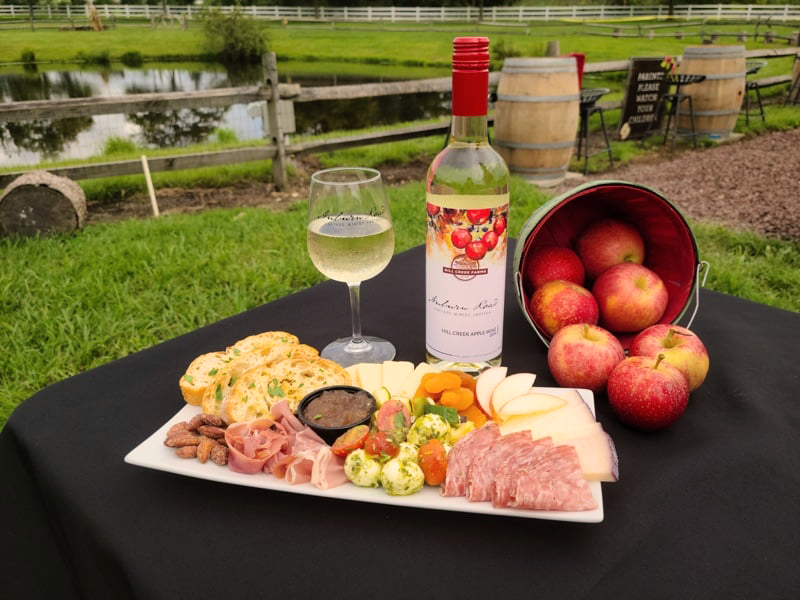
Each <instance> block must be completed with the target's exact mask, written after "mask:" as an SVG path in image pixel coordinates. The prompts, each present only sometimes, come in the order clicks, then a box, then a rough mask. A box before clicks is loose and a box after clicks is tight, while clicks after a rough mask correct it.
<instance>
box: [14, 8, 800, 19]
mask: <svg viewBox="0 0 800 600" xmlns="http://www.w3.org/2000/svg"><path fill="white" fill-rule="evenodd" d="M95 7H96V8H97V10H98V12H99V13H100V16H101V17H103V18H106V19H109V18H112V17H114V18H120V19H147V20H150V19H157V18H162V17H164V16H166V17H168V18H187V19H193V18H196V17H197V16H199V15H200V14H201V13H202V10H203V9H202V8H199V7H196V6H167V10H166V14H165V13H164V11H163V9H162V7H161V6H160V5H157V6H156V5H154V6H150V5H147V4H145V5H130V4H95ZM217 8H218V9H219V10H221V11H223V12H227V11H232V10H234V7H232V6H221V7H217ZM241 10H242V11H243V12H244V13H245V14H247V15H250V16H252V17H253V18H256V19H264V20H283V19H286V20H290V21H291V20H302V21H361V22H373V21H378V22H391V23H395V22H416V23H428V22H436V21H439V22H444V21H455V22H469V21H478V20H483V21H493V22H512V23H513V22H527V21H554V20H564V19H569V20H583V19H624V18H630V17H666V16H667V15H668V14H669V8H668V7H667V6H663V5H658V6H492V7H486V8H484V9H483V11H481V10H480V9H478V8H475V7H469V6H465V7H459V6H447V7H445V6H442V7H422V6H416V7H394V6H375V7H322V6H320V7H313V6H246V7H242V9H241ZM87 11H88V8H87V7H86V6H85V5H84V6H71V5H69V4H66V5H59V6H36V7H35V8H34V11H33V15H34V18H35V19H75V18H85V17H86V16H87ZM30 14H31V13H30V8H29V7H28V6H26V5H13V4H12V5H5V6H0V19H1V18H12V19H27V18H29V16H30ZM673 15H674V16H675V17H677V18H685V19H697V18H710V19H720V20H722V19H739V20H748V21H749V20H759V19H778V20H794V19H800V5H798V4H793V5H792V4H702V5H689V4H685V5H683V4H682V5H677V6H675V7H674V10H673Z"/></svg>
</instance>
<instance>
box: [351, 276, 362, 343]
mask: <svg viewBox="0 0 800 600" xmlns="http://www.w3.org/2000/svg"><path fill="white" fill-rule="evenodd" d="M347 288H348V290H349V291H350V320H351V321H352V325H353V335H352V339H351V341H350V343H351V344H355V345H358V344H363V343H364V340H363V339H362V337H361V283H360V282H356V283H349V282H348V284H347Z"/></svg>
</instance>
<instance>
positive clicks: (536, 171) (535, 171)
mask: <svg viewBox="0 0 800 600" xmlns="http://www.w3.org/2000/svg"><path fill="white" fill-rule="evenodd" d="M508 169H509V171H511V172H512V173H527V174H531V175H559V174H561V173H564V172H565V171H566V170H567V169H566V167H550V168H547V169H546V168H544V167H539V168H536V167H517V166H514V165H511V166H509V167H508Z"/></svg>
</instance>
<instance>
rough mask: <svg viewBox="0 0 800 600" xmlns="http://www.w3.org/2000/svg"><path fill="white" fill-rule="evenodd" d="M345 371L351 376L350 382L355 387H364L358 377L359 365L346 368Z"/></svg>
mask: <svg viewBox="0 0 800 600" xmlns="http://www.w3.org/2000/svg"><path fill="white" fill-rule="evenodd" d="M344 370H345V371H347V373H348V374H349V375H350V381H351V382H352V384H353V385H355V386H358V387H363V386H362V385H361V379H360V378H359V377H358V365H350V366H349V367H345V368H344Z"/></svg>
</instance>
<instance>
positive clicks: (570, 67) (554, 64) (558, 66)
mask: <svg viewBox="0 0 800 600" xmlns="http://www.w3.org/2000/svg"><path fill="white" fill-rule="evenodd" d="M544 70H547V72H550V71H553V70H557V71H560V72H565V71H566V72H573V73H577V72H578V63H577V62H576V61H575V59H574V58H560V57H542V58H507V59H505V60H504V61H503V72H506V73H508V72H512V71H513V72H517V73H529V72H536V71H540V72H545V71H544Z"/></svg>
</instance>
